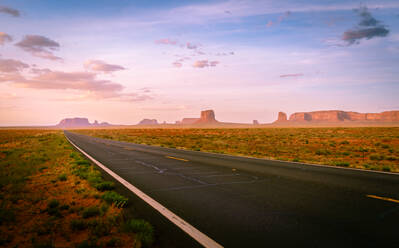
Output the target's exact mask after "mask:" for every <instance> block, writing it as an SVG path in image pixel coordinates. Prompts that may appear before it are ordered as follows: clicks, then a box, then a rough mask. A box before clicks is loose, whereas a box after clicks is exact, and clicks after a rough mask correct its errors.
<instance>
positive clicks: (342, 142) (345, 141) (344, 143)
mask: <svg viewBox="0 0 399 248" xmlns="http://www.w3.org/2000/svg"><path fill="white" fill-rule="evenodd" d="M340 144H341V145H348V144H349V141H347V140H344V141H341V143H340Z"/></svg>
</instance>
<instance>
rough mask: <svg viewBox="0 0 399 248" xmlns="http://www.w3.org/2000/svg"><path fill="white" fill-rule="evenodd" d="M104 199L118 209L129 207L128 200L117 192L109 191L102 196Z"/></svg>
mask: <svg viewBox="0 0 399 248" xmlns="http://www.w3.org/2000/svg"><path fill="white" fill-rule="evenodd" d="M102 199H104V200H105V201H106V202H107V203H109V204H114V205H115V206H116V207H118V208H123V207H125V206H126V205H127V203H128V199H127V198H126V197H124V196H122V195H120V194H118V193H116V192H115V191H107V192H105V193H104V194H103V195H102Z"/></svg>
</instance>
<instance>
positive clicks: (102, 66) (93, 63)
mask: <svg viewBox="0 0 399 248" xmlns="http://www.w3.org/2000/svg"><path fill="white" fill-rule="evenodd" d="M84 67H85V68H87V69H90V70H92V71H99V72H104V73H111V72H114V71H121V70H126V68H125V67H123V66H120V65H113V64H107V63H105V62H104V61H101V60H88V61H86V62H85V63H84Z"/></svg>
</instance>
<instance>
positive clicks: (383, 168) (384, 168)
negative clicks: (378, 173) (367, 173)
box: [382, 166, 391, 172]
mask: <svg viewBox="0 0 399 248" xmlns="http://www.w3.org/2000/svg"><path fill="white" fill-rule="evenodd" d="M382 171H386V172H390V171H391V167H389V166H384V167H382Z"/></svg>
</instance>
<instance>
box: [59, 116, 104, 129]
mask: <svg viewBox="0 0 399 248" xmlns="http://www.w3.org/2000/svg"><path fill="white" fill-rule="evenodd" d="M101 126H111V124H109V123H107V122H101V123H99V122H98V121H97V120H96V121H94V123H90V122H89V120H88V119H87V118H79V117H75V118H65V119H63V120H61V121H60V123H58V124H57V125H56V127H59V128H77V127H101Z"/></svg>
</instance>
